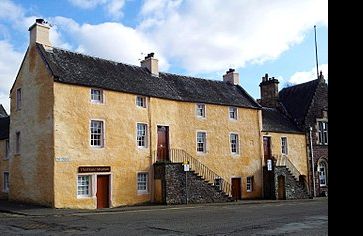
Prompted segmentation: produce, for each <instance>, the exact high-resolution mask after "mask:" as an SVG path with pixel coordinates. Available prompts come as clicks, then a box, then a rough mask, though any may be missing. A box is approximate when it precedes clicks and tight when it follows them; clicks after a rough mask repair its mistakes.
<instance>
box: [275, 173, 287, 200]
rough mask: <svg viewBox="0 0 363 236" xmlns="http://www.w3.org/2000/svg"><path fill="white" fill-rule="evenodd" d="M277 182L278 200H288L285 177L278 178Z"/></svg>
mask: <svg viewBox="0 0 363 236" xmlns="http://www.w3.org/2000/svg"><path fill="white" fill-rule="evenodd" d="M277 181H278V190H277V199H278V200H285V199H286V191H285V176H283V175H280V176H279V177H277Z"/></svg>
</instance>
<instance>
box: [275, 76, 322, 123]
mask: <svg viewBox="0 0 363 236" xmlns="http://www.w3.org/2000/svg"><path fill="white" fill-rule="evenodd" d="M318 84H319V79H316V80H312V81H309V82H306V83H302V84H298V85H294V86H291V87H288V88H283V89H282V90H281V91H280V92H279V100H280V102H281V103H282V104H283V105H284V107H285V108H286V110H287V112H288V113H289V114H290V115H291V116H292V117H293V118H294V119H295V120H296V121H297V122H299V123H303V122H304V118H305V115H306V114H307V112H308V109H309V106H310V104H311V100H312V99H313V97H314V94H315V90H316V88H317V87H318Z"/></svg>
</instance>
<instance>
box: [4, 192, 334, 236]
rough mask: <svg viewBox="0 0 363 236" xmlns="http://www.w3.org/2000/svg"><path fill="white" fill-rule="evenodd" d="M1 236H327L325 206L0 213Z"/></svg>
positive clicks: (289, 203) (301, 203)
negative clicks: (62, 213)
mask: <svg viewBox="0 0 363 236" xmlns="http://www.w3.org/2000/svg"><path fill="white" fill-rule="evenodd" d="M0 234H1V235H328V200H327V199H318V200H316V199H314V200H302V201H278V202H274V203H260V204H216V205H208V206H203V205H188V206H178V207H168V208H153V207H150V208H148V209H137V208H133V209H132V210H129V211H114V212H84V213H82V212H81V213H73V214H66V215H58V214H54V215H48V216H23V215H16V214H8V213H0Z"/></svg>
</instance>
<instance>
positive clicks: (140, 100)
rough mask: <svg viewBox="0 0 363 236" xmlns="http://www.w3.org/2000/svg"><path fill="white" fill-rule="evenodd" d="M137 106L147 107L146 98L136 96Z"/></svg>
mask: <svg viewBox="0 0 363 236" xmlns="http://www.w3.org/2000/svg"><path fill="white" fill-rule="evenodd" d="M136 106H138V107H144V108H145V107H146V98H145V97H142V96H136Z"/></svg>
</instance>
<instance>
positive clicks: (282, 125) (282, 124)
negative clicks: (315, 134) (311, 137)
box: [262, 107, 303, 133]
mask: <svg viewBox="0 0 363 236" xmlns="http://www.w3.org/2000/svg"><path fill="white" fill-rule="evenodd" d="M262 130H263V131H270V132H283V133H303V131H302V130H300V129H299V128H298V127H297V126H296V124H295V123H294V122H293V121H291V120H290V119H289V118H288V117H286V116H285V115H283V114H282V113H281V112H280V111H279V110H278V109H276V108H268V107H263V108H262Z"/></svg>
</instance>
